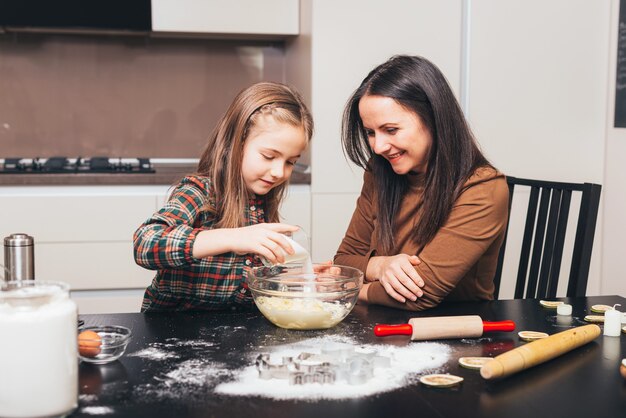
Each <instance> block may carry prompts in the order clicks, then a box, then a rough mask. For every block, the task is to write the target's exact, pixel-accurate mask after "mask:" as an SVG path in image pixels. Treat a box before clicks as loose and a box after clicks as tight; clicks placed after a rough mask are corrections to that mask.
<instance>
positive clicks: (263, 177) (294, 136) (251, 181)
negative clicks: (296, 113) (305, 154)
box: [241, 116, 307, 196]
mask: <svg viewBox="0 0 626 418" xmlns="http://www.w3.org/2000/svg"><path fill="white" fill-rule="evenodd" d="M306 145H307V139H306V135H305V133H304V128H303V127H301V126H293V125H290V124H288V123H280V122H276V121H275V120H274V118H273V117H272V116H261V117H260V118H259V119H258V120H257V123H256V124H255V125H254V126H253V127H252V129H251V130H250V133H249V135H248V138H247V139H246V141H245V143H244V146H243V161H242V163H241V171H242V174H243V179H244V182H245V183H246V187H247V188H248V191H249V192H252V193H254V194H256V195H259V196H262V195H265V194H267V193H268V192H269V191H270V190H272V189H273V188H274V187H276V186H278V185H280V184H282V183H284V182H285V181H287V180H288V179H289V177H290V176H291V172H292V171H293V166H294V164H295V163H296V161H298V158H300V154H302V151H304V149H305V148H306Z"/></svg>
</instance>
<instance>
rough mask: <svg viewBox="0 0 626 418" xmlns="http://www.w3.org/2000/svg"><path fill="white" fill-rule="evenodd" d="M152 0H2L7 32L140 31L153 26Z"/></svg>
mask: <svg viewBox="0 0 626 418" xmlns="http://www.w3.org/2000/svg"><path fill="white" fill-rule="evenodd" d="M150 2H151V0H0V26H1V27H2V30H4V31H6V32H56V33H110V32H113V33H129V34H132V33H137V34H142V33H146V32H149V31H150V30H151V26H152V23H151V4H150Z"/></svg>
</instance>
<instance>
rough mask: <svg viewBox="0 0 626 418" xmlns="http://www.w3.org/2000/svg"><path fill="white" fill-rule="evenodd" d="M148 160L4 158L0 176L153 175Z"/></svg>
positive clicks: (0, 166) (152, 169) (0, 167)
mask: <svg viewBox="0 0 626 418" xmlns="http://www.w3.org/2000/svg"><path fill="white" fill-rule="evenodd" d="M154 172H155V170H154V168H153V167H152V163H151V162H150V159H149V158H109V157H90V158H83V157H78V158H67V157H51V158H32V159H30V158H5V159H4V163H2V164H1V165H0V174H75V173H100V174H103V173H108V174H117V173H122V174H124V173H125V174H134V173H154Z"/></svg>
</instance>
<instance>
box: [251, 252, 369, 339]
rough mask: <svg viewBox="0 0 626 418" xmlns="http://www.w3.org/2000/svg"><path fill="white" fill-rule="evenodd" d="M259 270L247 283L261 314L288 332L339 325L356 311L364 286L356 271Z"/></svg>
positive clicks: (293, 267) (328, 268) (322, 266)
mask: <svg viewBox="0 0 626 418" xmlns="http://www.w3.org/2000/svg"><path fill="white" fill-rule="evenodd" d="M313 271H314V273H310V272H307V271H305V269H304V267H303V265H287V266H280V265H279V266H273V267H255V268H252V269H250V270H248V271H247V273H246V281H247V283H248V288H249V289H250V291H251V292H252V297H253V299H254V302H255V304H256V306H257V307H258V308H259V310H260V311H261V313H262V314H263V315H264V316H265V317H266V318H267V319H268V320H270V321H271V322H272V323H273V324H274V325H276V326H278V327H281V328H287V329H325V328H330V327H333V326H335V325H337V324H338V323H339V322H341V321H342V320H343V319H344V318H345V317H346V316H347V315H348V314H349V313H350V311H352V308H354V305H355V304H356V301H357V298H358V296H359V291H360V290H361V286H362V285H363V273H362V272H361V271H360V270H358V269H355V268H352V267H346V266H338V265H327V264H313Z"/></svg>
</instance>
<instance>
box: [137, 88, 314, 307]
mask: <svg viewBox="0 0 626 418" xmlns="http://www.w3.org/2000/svg"><path fill="white" fill-rule="evenodd" d="M312 133H313V120H312V118H311V114H310V112H309V110H308V109H307V107H306V105H305V104H304V103H303V101H302V98H301V96H300V94H298V93H297V92H296V91H294V90H293V89H291V88H290V87H288V86H286V85H283V84H279V83H270V82H262V83H257V84H254V85H252V86H251V87H249V88H247V89H245V90H243V91H242V92H240V93H239V94H238V95H237V97H236V98H235V100H234V101H233V103H232V104H231V105H230V107H229V109H228V110H227V112H226V114H225V115H224V116H222V118H221V119H220V120H219V121H218V124H217V126H216V128H215V130H214V131H213V133H212V134H211V136H210V138H209V141H208V144H207V146H206V149H205V151H204V153H203V154H202V157H201V158H200V161H199V163H198V168H197V173H196V174H195V175H191V176H188V177H185V178H184V179H183V180H182V181H181V182H180V183H179V184H178V185H177V186H176V187H175V189H174V191H173V192H172V194H171V195H170V197H169V199H168V202H167V203H166V204H165V206H164V207H163V208H162V209H161V210H159V211H158V212H157V213H155V214H154V215H152V217H151V218H150V219H148V220H147V221H146V222H145V223H144V224H143V225H141V226H140V227H139V229H137V231H136V232H135V235H134V254H135V261H136V262H137V264H139V265H140V266H142V267H145V268H147V269H152V270H157V274H156V277H155V278H154V280H153V281H152V284H150V286H148V288H147V289H146V292H145V295H144V300H143V304H142V307H141V310H142V312H145V311H156V310H184V309H208V310H216V309H225V308H236V307H238V306H239V307H240V306H244V305H250V304H251V303H252V298H251V295H250V292H249V291H248V289H247V287H246V285H245V283H244V278H245V277H244V276H245V275H244V271H245V269H249V268H251V267H254V266H258V265H262V263H261V261H260V258H259V257H264V258H265V259H267V260H268V261H270V262H272V263H280V262H283V261H284V255H285V253H287V254H293V249H292V247H291V246H290V245H289V243H288V242H287V240H286V239H285V237H284V235H283V233H288V232H294V231H296V230H298V227H296V226H292V225H287V224H284V223H279V214H278V209H279V207H280V203H281V201H282V199H283V196H284V192H285V186H286V182H287V180H288V179H289V177H290V176H291V172H292V170H293V167H294V164H295V163H296V161H297V160H298V158H299V157H300V155H301V154H302V152H303V151H304V149H305V148H306V146H307V144H308V142H309V140H310V139H311V135H312Z"/></svg>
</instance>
